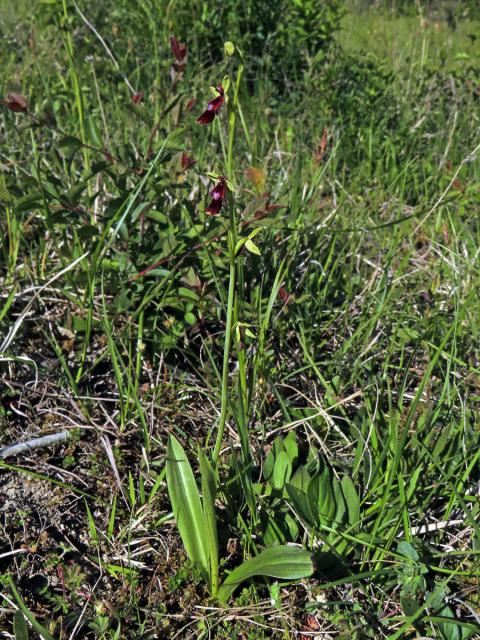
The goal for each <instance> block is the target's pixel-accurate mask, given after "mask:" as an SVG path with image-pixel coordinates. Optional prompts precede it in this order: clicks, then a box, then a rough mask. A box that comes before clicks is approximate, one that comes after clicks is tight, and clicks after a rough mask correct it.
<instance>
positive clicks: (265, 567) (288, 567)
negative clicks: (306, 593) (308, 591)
mask: <svg viewBox="0 0 480 640" xmlns="http://www.w3.org/2000/svg"><path fill="white" fill-rule="evenodd" d="M313 571H314V567H313V561H312V554H311V553H309V552H308V551H306V550H305V549H301V548H299V547H290V546H288V545H278V546H274V547H268V548H267V549H264V550H263V551H261V552H260V553H259V554H258V556H255V557H254V558H250V559H249V560H247V561H246V562H244V563H243V564H241V565H240V566H239V567H237V568H236V569H234V570H233V571H232V572H231V573H230V574H229V575H228V576H227V577H226V578H225V580H224V581H223V584H222V585H221V587H220V589H219V590H218V599H219V600H220V601H222V602H226V601H227V600H228V598H229V597H230V596H231V595H232V593H233V592H234V591H235V589H236V588H237V587H238V586H240V584H241V583H242V582H244V581H245V580H248V578H251V577H253V576H269V577H271V578H279V579H283V580H299V579H300V578H307V577H308V576H311V575H312V573H313Z"/></svg>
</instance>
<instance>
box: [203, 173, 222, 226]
mask: <svg viewBox="0 0 480 640" xmlns="http://www.w3.org/2000/svg"><path fill="white" fill-rule="evenodd" d="M210 195H211V196H212V201H211V202H210V204H209V205H208V207H207V208H206V209H205V213H206V214H208V215H209V216H218V214H219V213H220V210H221V208H222V205H224V204H225V203H226V202H227V180H226V178H224V177H223V176H220V178H219V180H218V182H217V184H216V185H215V186H214V187H213V189H212V190H211V191H210Z"/></svg>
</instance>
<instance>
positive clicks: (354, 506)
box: [342, 476, 360, 531]
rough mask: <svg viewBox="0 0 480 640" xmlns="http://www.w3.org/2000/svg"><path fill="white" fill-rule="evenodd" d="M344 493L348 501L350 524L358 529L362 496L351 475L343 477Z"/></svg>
mask: <svg viewBox="0 0 480 640" xmlns="http://www.w3.org/2000/svg"><path fill="white" fill-rule="evenodd" d="M342 493H343V497H344V498H345V502H346V503H347V512H348V524H349V525H350V526H351V527H354V531H356V530H358V527H359V523H360V498H359V497H358V493H357V489H356V488H355V485H354V483H353V480H352V479H351V478H350V476H343V478H342Z"/></svg>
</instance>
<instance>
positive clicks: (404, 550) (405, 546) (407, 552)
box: [397, 540, 420, 562]
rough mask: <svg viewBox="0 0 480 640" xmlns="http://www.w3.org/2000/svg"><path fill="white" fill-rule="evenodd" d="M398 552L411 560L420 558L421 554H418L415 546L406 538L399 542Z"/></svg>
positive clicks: (415, 560)
mask: <svg viewBox="0 0 480 640" xmlns="http://www.w3.org/2000/svg"><path fill="white" fill-rule="evenodd" d="M397 553H399V554H400V555H402V556H404V557H405V558H408V559H409V560H413V561H414V562H417V561H418V560H420V556H419V555H418V553H417V550H416V549H415V547H414V546H413V545H411V544H410V542H407V541H406V540H402V541H401V542H399V543H398V544H397Z"/></svg>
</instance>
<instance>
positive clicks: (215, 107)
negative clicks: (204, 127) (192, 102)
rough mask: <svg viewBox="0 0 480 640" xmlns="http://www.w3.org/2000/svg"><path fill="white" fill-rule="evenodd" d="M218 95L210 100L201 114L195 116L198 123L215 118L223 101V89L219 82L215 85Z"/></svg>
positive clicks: (206, 122)
mask: <svg viewBox="0 0 480 640" xmlns="http://www.w3.org/2000/svg"><path fill="white" fill-rule="evenodd" d="M217 91H218V96H217V97H216V98H213V100H210V102H209V103H208V105H207V108H206V109H205V111H204V112H203V113H202V115H201V116H199V117H198V118H197V122H198V123H199V124H210V123H211V122H213V120H214V119H215V116H216V115H217V114H218V111H219V109H220V107H221V106H222V104H223V103H224V102H225V91H224V90H223V87H222V85H221V84H219V85H218V86H217Z"/></svg>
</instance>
